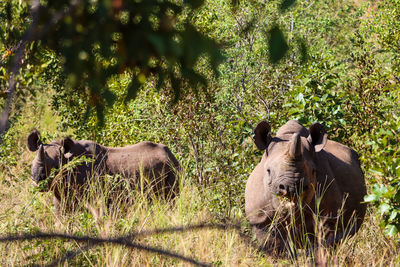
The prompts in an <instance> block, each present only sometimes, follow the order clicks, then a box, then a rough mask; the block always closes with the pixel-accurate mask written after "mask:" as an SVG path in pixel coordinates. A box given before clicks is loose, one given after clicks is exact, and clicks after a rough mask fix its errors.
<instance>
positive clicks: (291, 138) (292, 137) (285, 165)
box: [254, 121, 327, 202]
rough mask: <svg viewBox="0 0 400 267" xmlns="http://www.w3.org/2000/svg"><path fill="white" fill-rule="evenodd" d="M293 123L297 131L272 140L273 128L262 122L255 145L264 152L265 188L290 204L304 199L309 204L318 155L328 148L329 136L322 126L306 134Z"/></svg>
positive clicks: (304, 129)
mask: <svg viewBox="0 0 400 267" xmlns="http://www.w3.org/2000/svg"><path fill="white" fill-rule="evenodd" d="M292 122H294V124H297V125H295V126H296V127H298V130H295V131H293V132H289V133H285V134H283V135H279V132H278V135H277V136H276V137H271V133H270V130H271V127H270V125H269V124H268V123H267V122H265V121H262V122H260V123H259V124H258V125H257V127H256V128H255V130H254V133H255V137H254V141H255V143H256V146H257V148H258V149H260V150H265V157H266V160H265V164H264V166H263V167H264V172H265V173H264V176H263V177H264V178H263V179H264V181H263V182H264V186H265V187H267V189H268V190H269V191H270V192H272V193H273V194H275V195H279V196H284V197H288V198H289V199H291V200H293V199H294V198H296V197H299V196H302V199H303V200H304V201H305V202H309V201H311V199H312V197H313V196H314V189H315V186H316V175H317V171H318V170H317V166H316V152H319V151H321V150H322V149H323V147H324V146H325V144H326V142H327V134H326V132H325V129H324V127H323V126H322V125H321V124H319V123H314V124H313V125H311V126H310V128H309V130H308V131H307V130H306V128H304V127H303V126H301V124H299V123H298V122H295V121H292Z"/></svg>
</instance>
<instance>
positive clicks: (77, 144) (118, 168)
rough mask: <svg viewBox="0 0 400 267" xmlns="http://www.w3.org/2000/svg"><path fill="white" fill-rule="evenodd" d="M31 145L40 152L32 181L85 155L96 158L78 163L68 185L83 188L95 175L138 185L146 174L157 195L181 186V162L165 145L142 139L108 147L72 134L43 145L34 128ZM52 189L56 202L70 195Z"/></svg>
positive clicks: (30, 148)
mask: <svg viewBox="0 0 400 267" xmlns="http://www.w3.org/2000/svg"><path fill="white" fill-rule="evenodd" d="M27 146H28V149H29V150H30V151H32V152H34V151H36V157H35V159H34V160H33V162H32V170H31V174H32V180H33V181H34V182H35V183H36V184H38V183H39V182H41V181H43V180H45V179H47V178H49V175H50V173H51V170H53V169H59V168H60V166H61V164H62V165H65V164H66V163H67V162H69V161H71V160H73V159H75V158H80V157H82V156H85V157H87V158H89V159H92V160H91V162H86V163H85V162H83V163H79V165H77V166H75V167H74V169H73V173H72V174H71V173H70V174H69V175H70V176H73V178H72V179H71V178H70V176H69V178H68V177H67V175H65V176H64V175H63V176H62V179H65V181H63V182H67V183H72V184H73V186H71V187H65V188H75V189H76V188H81V189H82V188H84V185H85V183H86V182H88V179H90V178H91V177H94V174H95V176H96V177H101V176H102V175H104V174H109V175H120V176H121V177H124V178H129V181H130V182H132V183H135V184H136V185H138V184H139V183H140V181H139V178H140V176H141V175H142V177H144V178H146V179H148V181H146V184H147V185H148V186H151V187H153V188H152V190H153V192H155V193H156V194H157V195H163V196H168V197H173V196H174V195H175V194H176V193H177V192H178V189H179V185H178V179H177V173H176V171H177V170H178V168H179V163H178V161H177V159H176V158H175V156H174V155H173V154H172V153H171V151H170V149H169V148H168V147H167V146H165V145H162V144H156V143H152V142H141V143H138V144H135V145H131V146H126V147H106V146H102V145H99V144H97V143H96V142H93V141H88V140H81V141H76V140H72V139H71V138H69V137H67V138H65V139H64V140H61V141H53V142H51V143H50V144H43V143H42V141H41V139H40V134H39V132H38V131H36V130H34V131H33V132H32V133H31V134H30V135H29V136H28V140H27ZM137 187H138V186H136V188H137ZM133 188H135V186H134V187H133ZM50 189H51V190H52V191H53V192H54V204H55V205H56V206H59V203H60V200H61V199H60V198H61V195H62V194H64V195H67V194H65V192H63V193H61V192H60V191H59V188H57V187H55V186H53V187H50ZM67 190H68V189H67Z"/></svg>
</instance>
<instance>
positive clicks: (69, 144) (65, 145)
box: [62, 137, 75, 154]
mask: <svg viewBox="0 0 400 267" xmlns="http://www.w3.org/2000/svg"><path fill="white" fill-rule="evenodd" d="M74 145H75V141H74V140H72V139H71V138H70V137H65V138H64V140H63V141H62V146H63V148H64V154H65V153H68V152H70V151H71V148H72V147H73V146H74Z"/></svg>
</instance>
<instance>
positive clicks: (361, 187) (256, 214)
mask: <svg viewBox="0 0 400 267" xmlns="http://www.w3.org/2000/svg"><path fill="white" fill-rule="evenodd" d="M254 132H255V143H256V145H257V147H258V148H259V149H260V150H265V152H264V154H263V157H262V159H261V162H260V163H259V164H258V165H257V166H256V167H255V169H254V170H253V172H252V173H251V175H250V177H249V179H248V181H247V184H246V191H245V210H246V216H247V218H248V219H249V221H250V224H251V225H252V228H253V230H254V232H255V233H256V236H257V239H258V241H259V242H260V245H262V246H263V247H264V248H265V249H267V250H269V251H271V252H279V251H282V250H284V248H285V247H288V239H289V236H290V237H291V238H293V239H294V240H295V241H298V242H300V243H301V241H299V240H296V235H303V236H304V234H305V233H307V236H308V237H311V238H310V239H313V235H314V234H315V229H317V228H318V227H320V225H316V223H315V222H316V220H315V218H317V217H316V215H318V218H319V222H320V223H322V225H323V232H324V238H325V240H326V241H327V242H328V243H331V244H332V243H335V242H337V241H338V240H340V239H341V238H343V237H344V236H345V235H348V234H354V233H355V232H356V231H357V230H358V228H359V227H360V225H361V223H362V221H363V218H364V215H365V211H366V205H365V204H364V203H362V202H363V197H364V195H365V194H366V186H365V181H364V176H363V173H362V171H361V168H360V163H359V160H358V155H357V153H356V152H355V151H354V150H352V149H350V148H348V147H347V146H344V145H342V144H340V143H337V142H334V141H331V140H327V135H326V133H325V130H324V129H323V127H322V126H321V125H320V124H318V123H316V124H313V125H311V127H310V129H306V128H305V127H303V126H302V125H301V124H300V123H299V122H297V121H288V122H287V123H286V124H285V125H284V126H282V127H281V128H280V129H279V130H278V132H277V134H276V136H275V137H271V135H270V126H269V124H268V123H266V122H261V123H259V124H258V125H257V127H256V129H255V130H254ZM288 203H289V207H292V208H287V207H288ZM293 207H295V208H294V209H293ZM289 209H292V212H291V213H292V214H293V215H294V216H292V217H291V216H280V217H279V216H278V212H281V213H283V214H285V212H287V211H288V210H289ZM293 210H294V211H293ZM289 217H290V219H289ZM293 217H294V218H293ZM289 232H290V234H289ZM314 238H316V237H315V236H314ZM314 241H315V240H314Z"/></svg>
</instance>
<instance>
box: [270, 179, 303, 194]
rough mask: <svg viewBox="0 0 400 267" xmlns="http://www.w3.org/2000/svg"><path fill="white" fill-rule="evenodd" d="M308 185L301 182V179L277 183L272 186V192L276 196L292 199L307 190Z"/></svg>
mask: <svg viewBox="0 0 400 267" xmlns="http://www.w3.org/2000/svg"><path fill="white" fill-rule="evenodd" d="M308 187H309V185H308V184H305V183H304V182H303V179H301V180H298V181H296V182H289V183H288V182H283V181H281V182H279V183H276V184H275V185H274V186H273V190H272V191H273V192H274V193H275V194H276V195H279V196H284V197H288V198H294V197H296V196H300V195H301V194H302V193H303V192H304V191H306V190H307V189H308Z"/></svg>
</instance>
